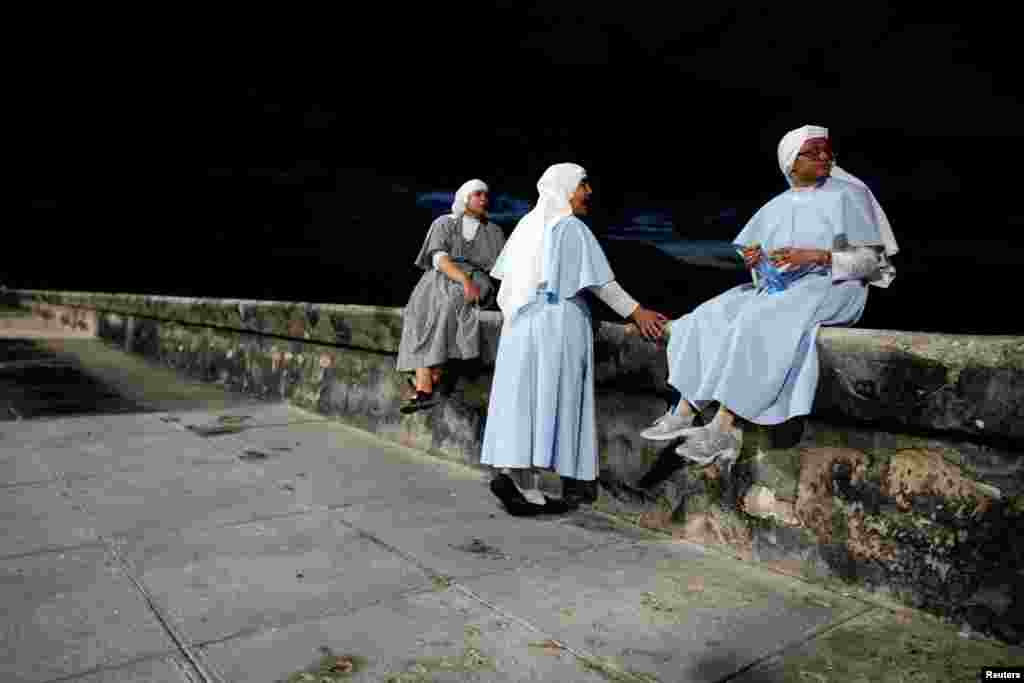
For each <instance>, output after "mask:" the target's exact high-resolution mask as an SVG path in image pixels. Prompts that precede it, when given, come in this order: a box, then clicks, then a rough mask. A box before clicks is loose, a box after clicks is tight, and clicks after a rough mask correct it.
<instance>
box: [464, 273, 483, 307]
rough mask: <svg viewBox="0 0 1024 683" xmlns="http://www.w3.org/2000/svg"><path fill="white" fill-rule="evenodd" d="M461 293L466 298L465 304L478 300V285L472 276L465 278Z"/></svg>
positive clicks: (477, 301)
mask: <svg viewBox="0 0 1024 683" xmlns="http://www.w3.org/2000/svg"><path fill="white" fill-rule="evenodd" d="M462 295H463V296H464V297H465V298H466V303H467V304H473V303H479V302H480V287H479V286H478V285H477V284H476V283H475V282H473V278H469V277H467V278H466V281H465V282H463V283H462Z"/></svg>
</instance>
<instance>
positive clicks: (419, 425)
mask: <svg viewBox="0 0 1024 683" xmlns="http://www.w3.org/2000/svg"><path fill="white" fill-rule="evenodd" d="M19 296H20V297H21V303H22V305H28V306H30V307H32V308H33V309H34V310H35V311H36V313H37V315H39V316H40V317H43V318H46V319H48V320H50V321H52V323H53V324H57V325H67V326H71V327H76V326H77V327H78V328H79V329H92V330H95V333H96V334H97V335H98V336H100V337H101V338H103V339H106V340H108V341H110V342H111V343H114V344H116V345H117V346H120V347H122V348H125V349H128V350H132V351H134V352H137V353H139V354H142V355H144V356H146V357H148V358H151V359H153V360H156V361H158V362H160V363H161V364H164V365H167V366H170V367H174V368H177V369H179V370H182V371H184V372H186V373H187V374H189V375H190V376H192V377H195V378H198V379H203V380H206V381H212V382H216V383H219V384H221V385H224V386H226V387H228V388H230V389H233V390H235V391H238V392H244V393H247V394H250V395H254V396H258V397H262V398H265V399H267V400H288V401H291V402H293V403H295V404H297V405H299V406H302V407H305V408H308V409H311V410H314V411H317V412H319V413H321V414H324V415H328V416H331V417H333V418H335V419H338V420H341V421H344V422H346V423H348V424H350V425H353V426H355V427H359V428H361V429H365V430H368V431H372V432H375V433H376V434H378V435H380V436H382V437H384V438H387V439H390V440H393V441H395V442H398V443H402V444H404V445H407V446H410V447H413V448H416V449H419V450H421V451H424V452H427V453H431V454H433V455H436V456H440V457H444V458H447V459H452V460H456V461H458V462H462V463H466V464H469V465H477V464H478V463H479V451H480V443H481V439H482V434H483V430H484V426H485V424H486V419H487V415H486V412H487V403H488V397H489V393H490V382H491V368H493V361H494V355H495V352H496V350H497V343H498V335H499V332H500V325H501V316H500V314H499V313H497V312H489V311H485V312H483V313H482V319H483V325H482V357H481V359H479V361H474V362H470V363H453V364H451V366H450V367H449V368H448V371H447V373H448V374H447V377H448V380H447V382H446V384H447V395H446V398H445V399H444V400H443V401H442V403H441V404H440V405H439V406H438V407H437V408H435V409H433V410H430V411H423V412H420V413H416V414H413V415H409V416H402V415H400V413H399V411H398V408H399V405H400V402H401V400H402V398H403V396H404V395H405V394H406V393H407V392H408V391H409V389H408V386H407V384H406V380H405V378H404V376H402V375H401V374H399V373H397V372H395V370H394V356H395V352H396V351H397V346H398V339H399V337H400V333H401V311H400V309H376V308H372V307H358V306H331V305H320V304H296V303H282V302H252V301H223V300H200V299H197V300H193V299H181V298H171V297H139V296H132V295H94V294H85V293H77V294H76V293H55V292H28V293H25V292H23V293H21V294H20V295H19ZM83 326H84V327H83ZM90 326H91V327H90ZM818 344H819V349H820V351H821V359H822V381H821V383H820V386H819V393H818V396H817V399H816V403H815V408H814V414H813V415H812V416H810V417H809V418H807V419H806V420H804V419H801V420H793V421H791V422H790V423H787V424H786V425H783V426H780V427H774V428H765V427H758V426H756V425H750V424H744V425H743V429H744V445H743V449H742V454H741V457H740V459H739V461H738V462H737V463H736V465H735V467H734V468H733V469H732V472H731V473H730V475H729V476H725V473H724V472H723V471H722V470H721V469H720V468H719V467H718V465H711V466H708V467H694V466H692V465H688V464H685V463H684V462H683V461H682V460H681V459H680V458H679V457H678V456H676V455H675V454H674V450H675V446H676V445H677V443H676V442H664V443H652V442H647V441H644V440H642V439H640V438H639V432H640V431H641V430H642V429H643V428H644V427H645V426H647V425H648V424H650V422H651V421H652V420H653V419H655V418H656V417H657V416H658V415H660V414H662V413H663V412H664V410H665V407H666V404H667V401H668V400H670V392H669V390H668V387H667V386H666V384H665V379H666V374H667V367H666V364H665V354H664V349H663V348H661V347H659V346H658V345H655V344H651V343H649V342H647V341H645V340H643V339H642V338H641V337H640V336H639V335H638V334H637V333H636V330H635V328H633V327H632V326H623V325H616V324H610V323H596V322H595V361H596V367H595V374H596V377H595V379H596V383H597V411H598V415H597V417H598V440H599V449H600V465H601V468H600V481H601V485H602V490H601V496H600V498H599V501H598V504H597V505H596V507H597V508H599V509H601V510H604V511H608V512H612V513H615V514H617V515H620V516H623V517H625V518H627V519H630V520H632V521H633V522H635V523H636V524H638V525H640V526H644V527H649V528H652V529H660V530H662V531H668V532H671V533H672V534H673V535H675V536H676V537H679V538H685V539H688V540H693V541H697V542H701V543H709V544H715V545H719V546H722V547H727V548H729V549H730V550H731V552H734V553H735V554H737V555H739V556H741V557H751V558H756V559H758V560H760V561H764V562H769V563H772V564H773V566H776V567H778V568H780V569H782V570H784V571H790V572H796V573H800V574H803V575H804V576H806V577H809V578H812V579H821V580H834V579H840V580H844V581H847V582H852V583H856V584H858V585H860V586H863V587H866V588H868V589H872V590H879V591H883V592H885V593H888V594H890V595H892V596H894V597H896V598H898V599H900V600H903V601H904V602H907V603H909V604H912V605H915V606H919V607H925V608H927V609H929V610H931V611H933V612H935V613H937V614H940V615H943V616H945V617H946V618H948V619H952V620H954V621H958V622H959V623H963V622H966V623H969V624H971V625H973V627H974V628H976V629H978V630H982V631H984V632H987V633H990V634H994V635H996V636H998V637H1001V638H1003V639H1005V640H1010V641H1011V642H1017V641H1019V638H1020V634H1022V633H1024V624H1022V623H1020V620H1021V617H1019V616H1017V615H1019V614H1024V544H1022V543H1021V542H1020V541H1021V538H1020V536H1021V532H1020V530H1019V527H1020V523H1021V522H1022V521H1024V519H1022V518H1024V457H1022V455H1021V450H1022V449H1021V446H1024V431H1022V429H1024V413H1022V410H1024V382H1022V377H1024V338H1021V337H971V336H953V335H920V334H913V333H899V332H887V331H872V330H843V329H827V330H823V331H822V333H821V335H820V336H819V339H818ZM545 485H546V486H548V487H549V488H551V490H553V491H555V492H557V486H558V482H557V480H552V481H547V482H546V484H545ZM1014 639H1016V641H1015V640H1014Z"/></svg>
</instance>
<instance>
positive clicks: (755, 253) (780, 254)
mask: <svg viewBox="0 0 1024 683" xmlns="http://www.w3.org/2000/svg"><path fill="white" fill-rule="evenodd" d="M763 253H764V252H762V251H761V245H759V244H755V245H754V246H752V247H745V248H744V249H743V262H744V263H745V264H746V265H747V268H755V267H756V266H757V264H758V263H760V262H761V255H762V254H763ZM768 259H769V260H770V261H771V263H772V265H773V266H775V267H776V268H783V267H785V266H797V267H799V266H810V265H825V264H826V263H827V262H828V252H827V251H825V250H824V249H798V248H796V247H783V248H781V249H775V250H773V251H770V252H768Z"/></svg>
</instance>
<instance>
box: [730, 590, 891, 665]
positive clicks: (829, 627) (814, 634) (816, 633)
mask: <svg viewBox="0 0 1024 683" xmlns="http://www.w3.org/2000/svg"><path fill="white" fill-rule="evenodd" d="M879 609H882V608H880V607H876V606H869V607H865V608H864V609H862V610H859V611H857V612H854V613H853V614H851V615H849V616H847V617H846V618H844V619H840V620H839V621H835V622H832V623H829V624H826V625H825V626H821V627H819V628H816V629H812V630H811V631H810V633H808V634H806V635H805V636H804V637H803V638H800V639H799V640H796V641H794V642H792V643H789V644H787V645H783V646H782V647H780V648H778V649H776V650H774V651H772V652H769V653H768V654H766V655H762V656H760V657H758V658H757V659H755V660H754V661H752V662H750V663H749V664H747V665H746V666H742V667H740V668H739V669H737V670H736V671H733V672H732V673H730V674H726V675H725V676H723V677H722V678H719V679H716V680H715V681H714V683H728V682H729V681H732V680H735V679H736V678H737V677H739V676H741V675H742V674H745V673H747V672H748V671H750V670H751V669H753V668H755V667H757V666H760V665H761V664H763V663H765V662H767V661H769V660H771V659H774V658H775V657H779V656H780V655H782V654H784V653H786V652H790V651H792V650H796V649H798V648H800V647H802V646H804V645H806V644H807V643H809V642H811V641H812V640H816V639H817V638H820V637H821V636H823V635H825V634H827V633H831V632H832V631H834V630H836V629H837V628H839V627H840V626H843V625H845V624H847V623H849V622H851V621H853V620H854V619H859V618H860V617H862V616H864V615H865V614H867V613H869V612H874V611H875V610H879Z"/></svg>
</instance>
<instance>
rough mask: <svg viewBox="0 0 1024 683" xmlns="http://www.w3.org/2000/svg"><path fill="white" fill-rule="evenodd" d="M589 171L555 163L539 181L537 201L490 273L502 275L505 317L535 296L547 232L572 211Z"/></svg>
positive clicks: (500, 304) (501, 298)
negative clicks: (573, 200) (571, 201)
mask: <svg viewBox="0 0 1024 683" xmlns="http://www.w3.org/2000/svg"><path fill="white" fill-rule="evenodd" d="M586 176H587V172H586V171H585V170H584V169H583V167H582V166H579V165H578V164H555V165H554V166H551V167H549V168H548V170H546V171H544V174H543V175H542V176H541V177H540V180H539V181H537V192H538V193H539V197H538V199H537V205H536V206H535V207H533V209H532V210H531V211H530V212H529V213H528V214H526V215H525V216H523V217H522V219H520V221H519V223H518V224H517V225H516V229H515V230H513V231H512V234H511V235H510V236H509V238H508V242H506V243H505V248H504V249H502V250H501V255H500V256H498V261H497V264H496V265H495V268H494V270H493V271H491V274H492V275H494V276H495V277H497V278H500V279H501V287H500V288H499V289H498V307H499V308H501V312H502V313H503V314H504V316H505V319H506V320H511V319H512V317H513V316H514V315H515V313H516V311H518V310H519V309H520V308H522V307H523V306H525V305H526V304H527V303H529V302H530V300H531V299H532V298H533V296H534V293H535V292H536V291H537V286H538V285H539V284H540V283H541V280H542V279H543V277H544V262H543V260H544V234H545V233H546V232H547V231H548V230H549V229H551V228H552V227H554V225H555V224H556V223H558V221H560V220H562V219H563V218H565V217H566V216H571V215H572V207H571V206H570V205H569V197H570V196H571V195H572V193H573V192H575V191H576V188H577V187H579V184H580V182H581V181H582V180H583V179H584V178H585V177H586Z"/></svg>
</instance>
